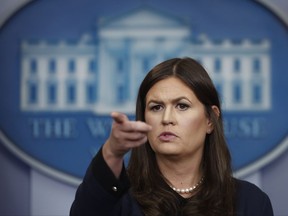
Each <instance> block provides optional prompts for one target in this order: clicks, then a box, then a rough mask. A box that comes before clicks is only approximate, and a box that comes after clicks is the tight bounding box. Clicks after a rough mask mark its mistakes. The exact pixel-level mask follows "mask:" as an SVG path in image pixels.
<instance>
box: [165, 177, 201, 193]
mask: <svg viewBox="0 0 288 216" xmlns="http://www.w3.org/2000/svg"><path fill="white" fill-rule="evenodd" d="M203 180H204V176H203V177H202V178H201V179H200V181H199V182H198V183H197V184H196V185H194V186H192V187H190V188H182V189H180V188H175V187H173V186H170V187H171V188H172V189H173V190H174V191H176V192H177V193H179V194H185V193H186V194H187V193H192V192H193V191H194V190H195V189H196V188H198V187H199V186H200V185H201V184H202V182H203Z"/></svg>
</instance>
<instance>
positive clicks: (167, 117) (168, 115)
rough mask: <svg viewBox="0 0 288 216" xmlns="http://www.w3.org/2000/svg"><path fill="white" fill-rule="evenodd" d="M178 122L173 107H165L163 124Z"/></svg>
mask: <svg viewBox="0 0 288 216" xmlns="http://www.w3.org/2000/svg"><path fill="white" fill-rule="evenodd" d="M175 123H176V120H175V114H174V112H173V109H172V108H169V107H167V108H165V110H164V112H163V117H162V124H163V125H169V124H172V125H174V124H175Z"/></svg>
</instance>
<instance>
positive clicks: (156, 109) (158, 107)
mask: <svg viewBox="0 0 288 216" xmlns="http://www.w3.org/2000/svg"><path fill="white" fill-rule="evenodd" d="M150 109H151V110H152V111H159V110H161V109H162V106H161V105H154V106H152V107H151V108H150Z"/></svg>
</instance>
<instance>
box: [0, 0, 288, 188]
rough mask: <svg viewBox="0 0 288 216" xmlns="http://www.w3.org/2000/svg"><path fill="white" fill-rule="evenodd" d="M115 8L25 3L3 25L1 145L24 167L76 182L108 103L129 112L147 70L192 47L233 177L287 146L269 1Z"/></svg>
mask: <svg viewBox="0 0 288 216" xmlns="http://www.w3.org/2000/svg"><path fill="white" fill-rule="evenodd" d="M214 4H217V5H214ZM113 5H114V4H113V2H112V1H111V0H108V1H105V2H104V1H103V2H98V1H97V2H96V1H92V0H87V1H72V0H70V1H69V2H68V1H48V0H47V1H46V0H43V1H33V2H30V3H28V4H27V5H25V6H24V7H23V8H21V10H18V11H17V12H16V13H15V14H13V16H11V17H10V19H9V20H8V21H6V22H5V23H4V24H3V25H2V26H1V29H0V62H1V64H0V71H1V73H0V98H1V106H0V142H1V143H2V144H3V145H5V146H6V147H7V148H8V149H10V150H11V151H12V152H14V153H15V154H16V155H17V156H18V157H20V158H21V159H23V160H24V161H25V162H27V163H28V164H29V165H31V166H32V167H34V168H37V169H40V170H41V171H43V172H46V173H48V174H51V175H53V176H54V177H57V178H59V179H61V180H64V181H67V182H70V183H78V182H79V179H81V178H82V177H83V175H84V172H85V170H86V168H87V166H88V164H89V162H90V160H91V158H92V157H93V155H94V154H95V153H96V152H97V151H98V150H99V148H100V147H101V145H102V144H103V143H104V142H105V140H106V138H107V137H108V135H109V132H110V127H111V118H110V115H109V114H110V112H111V111H113V110H117V111H121V112H125V113H126V114H128V115H129V117H130V118H131V119H133V118H134V109H135V108H134V107H135V98H136V94H137V89H138V86H139V84H140V82H141V80H142V79H143V78H144V76H145V74H146V73H147V72H148V71H149V70H150V69H151V68H152V67H153V66H154V65H156V64H157V63H159V62H161V61H163V60H165V59H168V58H173V57H184V56H190V57H193V58H195V59H196V60H198V61H199V62H200V63H202V64H203V65H204V67H205V68H206V69H207V71H208V72H209V74H210V76H211V77H212V79H213V82H214V83H215V86H216V88H217V89H218V92H219V94H220V96H221V100H222V106H223V110H224V113H223V115H224V126H225V133H226V137H227V141H228V143H229V148H230V150H231V152H232V157H233V167H234V170H235V172H236V173H238V175H245V174H247V173H249V172H251V171H253V170H255V169H258V168H260V167H261V166H263V165H265V164H266V163H268V162H269V161H271V160H272V159H273V158H275V157H276V156H278V155H279V154H280V153H281V151H282V150H284V149H285V148H287V146H288V141H287V132H288V126H287V120H288V119H287V116H286V115H285V107H287V106H288V99H287V95H286V94H287V92H288V87H287V83H286V80H287V78H288V74H287V73H286V72H285V70H284V69H285V68H288V62H287V61H285V58H284V56H288V30H287V26H285V25H284V23H283V22H281V21H280V19H279V18H278V17H277V16H276V15H275V14H273V13H272V12H271V11H270V10H269V9H268V8H266V7H264V6H263V5H261V4H260V3H256V2H253V1H229V0H227V1H224V0H223V1H221V3H218V2H217V3H216V2H211V1H209V4H207V2H206V1H203V0H201V1H200V0H199V1H193V3H192V2H191V3H190V2H188V1H186V2H182V3H181V4H180V3H179V2H177V1H170V0H169V1H167V0H165V1H164V0H161V1H157V2H155V1H152V0H147V1H145V4H144V3H143V2H142V1H124V2H123V3H122V4H121V5H119V6H117V7H114V6H113ZM81 11H85V13H84V12H83V13H82V12H81ZM8 92H9V94H8ZM7 94H8V95H7Z"/></svg>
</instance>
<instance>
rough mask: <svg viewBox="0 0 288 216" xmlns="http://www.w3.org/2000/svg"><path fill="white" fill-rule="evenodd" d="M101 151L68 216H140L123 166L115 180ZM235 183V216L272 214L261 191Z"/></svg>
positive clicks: (138, 207)
mask: <svg viewBox="0 0 288 216" xmlns="http://www.w3.org/2000/svg"><path fill="white" fill-rule="evenodd" d="M101 150H102V149H101ZM101 150H100V151H99V152H98V154H97V155H96V156H95V157H94V159H93V161H92V163H91V164H90V166H89V168H88V169H87V172H86V175H85V177H84V179H83V182H82V183H81V184H80V186H79V187H78V189H77V192H76V195H75V200H74V202H73V204H72V206H71V209H70V216H86V215H87V216H88V215H94V216H105V215H107V216H143V213H142V211H141V207H140V206H139V205H138V204H137V202H136V200H135V199H134V198H133V197H132V196H131V195H130V193H129V179H128V177H127V175H126V170H125V168H123V170H122V172H121V175H120V178H119V179H116V178H115V176H114V175H113V173H112V171H111V170H110V168H109V167H108V165H107V164H106V163H105V161H104V159H103V156H102V151H101ZM95 173H97V175H96V174H95ZM236 182H237V189H236V193H237V198H236V199H237V200H236V201H237V206H236V211H237V216H273V210H272V205H271V202H270V199H269V197H268V196H267V195H266V194H265V193H264V192H263V191H262V190H260V189H259V188H258V187H257V186H255V185H254V184H251V183H249V182H247V181H242V180H238V179H237V180H236Z"/></svg>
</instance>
